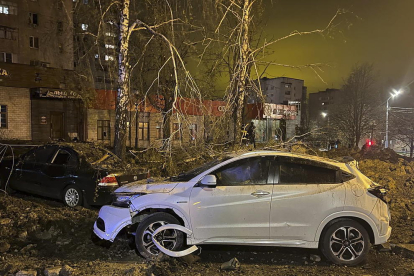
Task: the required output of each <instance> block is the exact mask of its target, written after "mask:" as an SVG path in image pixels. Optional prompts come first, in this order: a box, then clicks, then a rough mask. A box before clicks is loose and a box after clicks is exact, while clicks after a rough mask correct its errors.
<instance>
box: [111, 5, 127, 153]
mask: <svg viewBox="0 0 414 276" xmlns="http://www.w3.org/2000/svg"><path fill="white" fill-rule="evenodd" d="M129 4H130V0H124V1H123V3H122V13H121V20H120V31H119V56H118V92H117V97H116V110H115V114H116V115H115V140H114V152H115V154H116V155H117V156H118V157H119V158H121V159H124V158H125V153H126V130H127V120H128V119H127V118H128V106H129V85H128V80H129V74H130V72H129V64H128V47H129V45H128V44H129Z"/></svg>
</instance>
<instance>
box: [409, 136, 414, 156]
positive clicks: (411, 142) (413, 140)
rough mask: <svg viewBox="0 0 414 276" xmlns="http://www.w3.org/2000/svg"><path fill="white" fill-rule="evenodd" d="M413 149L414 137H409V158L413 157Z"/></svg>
mask: <svg viewBox="0 0 414 276" xmlns="http://www.w3.org/2000/svg"><path fill="white" fill-rule="evenodd" d="M413 151H414V139H413V138H411V141H410V158H413Z"/></svg>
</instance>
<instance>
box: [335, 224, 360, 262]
mask: <svg viewBox="0 0 414 276" xmlns="http://www.w3.org/2000/svg"><path fill="white" fill-rule="evenodd" d="M329 241H330V249H331V252H332V254H334V255H335V256H336V257H337V258H338V259H340V260H341V261H353V260H355V259H357V258H358V257H359V256H360V255H361V254H362V252H363V251H364V248H365V243H364V237H363V236H362V234H361V232H360V231H359V230H358V229H356V228H354V227H349V226H344V227H340V228H338V229H337V230H336V231H335V232H333V234H332V235H331V237H330V239H329Z"/></svg>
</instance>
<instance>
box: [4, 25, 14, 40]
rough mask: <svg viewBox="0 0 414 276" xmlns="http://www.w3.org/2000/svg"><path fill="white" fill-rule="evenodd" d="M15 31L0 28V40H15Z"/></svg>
mask: <svg viewBox="0 0 414 276" xmlns="http://www.w3.org/2000/svg"><path fill="white" fill-rule="evenodd" d="M15 34H16V31H15V30H14V29H12V28H8V27H3V26H2V27H0V38H3V39H11V40H16V35H15Z"/></svg>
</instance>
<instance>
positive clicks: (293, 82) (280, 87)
mask: <svg viewBox="0 0 414 276" xmlns="http://www.w3.org/2000/svg"><path fill="white" fill-rule="evenodd" d="M256 85H260V89H261V91H262V97H259V96H257V93H254V94H255V95H254V96H251V95H250V96H249V98H248V100H247V102H248V103H249V104H252V103H261V102H263V103H266V104H278V105H286V106H288V105H291V106H295V107H294V110H295V111H294V112H295V116H293V117H291V116H289V119H287V120H286V122H285V121H284V120H285V119H286V118H287V117H280V118H279V117H278V118H276V117H275V118H273V117H267V120H268V119H271V120H283V122H273V124H275V125H278V126H280V127H281V129H280V130H278V129H277V128H275V127H273V128H272V129H273V130H272V131H273V132H275V131H276V132H280V133H283V138H291V137H293V136H295V134H296V133H297V130H298V129H299V127H300V126H301V124H302V118H304V116H305V115H306V110H304V109H303V108H302V107H304V106H305V105H303V103H304V102H305V101H306V94H307V88H306V86H304V80H300V79H294V78H288V77H278V78H271V79H270V78H266V77H265V78H262V79H260V80H259V82H256ZM292 110H293V109H292ZM265 125H266V126H268V125H269V123H266V124H265ZM272 131H270V130H269V129H267V130H266V131H265V132H266V133H268V132H272ZM274 136H277V135H274ZM266 137H267V138H266V139H267V140H269V139H270V137H271V136H269V135H267V136H266ZM281 138H282V137H281Z"/></svg>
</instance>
